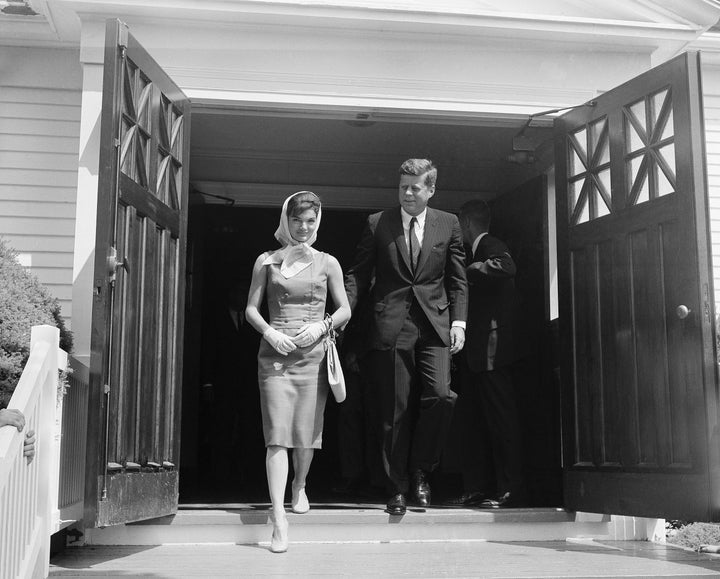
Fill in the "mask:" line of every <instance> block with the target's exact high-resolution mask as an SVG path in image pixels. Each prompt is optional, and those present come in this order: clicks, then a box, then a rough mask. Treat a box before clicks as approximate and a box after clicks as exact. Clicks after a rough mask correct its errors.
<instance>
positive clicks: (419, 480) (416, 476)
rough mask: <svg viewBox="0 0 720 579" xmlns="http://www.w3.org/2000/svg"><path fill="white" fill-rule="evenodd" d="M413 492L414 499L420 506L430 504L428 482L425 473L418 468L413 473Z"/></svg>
mask: <svg viewBox="0 0 720 579" xmlns="http://www.w3.org/2000/svg"><path fill="white" fill-rule="evenodd" d="M413 494H414V495H415V501H416V502H417V504H418V505H420V506H421V507H427V506H428V505H430V483H428V481H427V478H425V473H424V472H423V471H422V470H420V469H418V470H416V471H415V472H414V473H413Z"/></svg>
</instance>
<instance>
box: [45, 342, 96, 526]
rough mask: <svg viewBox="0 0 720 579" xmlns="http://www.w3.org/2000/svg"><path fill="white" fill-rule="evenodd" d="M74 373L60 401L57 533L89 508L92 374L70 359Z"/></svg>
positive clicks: (57, 441)
mask: <svg viewBox="0 0 720 579" xmlns="http://www.w3.org/2000/svg"><path fill="white" fill-rule="evenodd" d="M69 362H70V368H71V369H72V373H71V374H70V375H69V376H68V381H69V383H70V385H69V387H68V388H67V390H66V392H65V395H64V396H63V397H62V398H61V399H60V400H58V424H57V430H56V433H55V436H56V441H55V445H56V449H57V452H58V453H59V457H60V471H59V473H58V481H59V485H60V486H59V489H58V497H57V507H58V510H57V512H58V518H57V519H56V520H55V521H54V526H53V532H57V531H59V530H60V529H64V528H65V527H68V526H69V525H71V524H73V523H75V522H76V521H79V520H80V519H82V517H83V507H84V505H85V448H86V445H87V413H88V408H87V406H88V391H89V384H90V375H89V374H90V373H89V371H88V368H87V366H85V365H83V364H82V363H81V362H78V361H77V360H75V359H74V358H73V357H72V356H71V357H70V360H69Z"/></svg>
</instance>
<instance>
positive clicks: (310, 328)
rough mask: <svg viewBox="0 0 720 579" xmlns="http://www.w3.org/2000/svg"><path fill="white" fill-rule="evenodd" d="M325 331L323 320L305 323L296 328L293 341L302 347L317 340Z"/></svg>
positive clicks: (325, 326) (325, 325)
mask: <svg viewBox="0 0 720 579" xmlns="http://www.w3.org/2000/svg"><path fill="white" fill-rule="evenodd" d="M325 332H327V324H326V323H325V322H324V321H322V322H313V323H312V324H305V325H304V326H303V327H302V328H300V329H299V330H298V333H297V335H296V336H295V337H294V338H293V342H295V343H296V344H297V345H298V346H300V347H301V348H304V347H306V346H310V345H312V344H314V343H315V342H317V341H318V340H319V339H320V337H321V336H322V335H323V334H325Z"/></svg>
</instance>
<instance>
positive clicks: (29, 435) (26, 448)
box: [23, 430, 35, 464]
mask: <svg viewBox="0 0 720 579" xmlns="http://www.w3.org/2000/svg"><path fill="white" fill-rule="evenodd" d="M23 455H24V456H25V458H26V459H27V463H28V464H30V463H31V462H32V460H33V458H35V431H34V430H28V431H27V432H26V433H25V442H24V443H23Z"/></svg>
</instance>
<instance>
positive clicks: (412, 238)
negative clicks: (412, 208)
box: [408, 217, 420, 273]
mask: <svg viewBox="0 0 720 579" xmlns="http://www.w3.org/2000/svg"><path fill="white" fill-rule="evenodd" d="M416 224H417V219H416V218H415V217H413V218H412V219H411V220H410V232H409V233H410V234H409V235H408V239H409V243H408V249H409V250H410V263H411V264H412V270H413V273H414V272H415V269H416V268H417V262H418V255H420V241H419V240H418V237H417V233H415V225H416Z"/></svg>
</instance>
